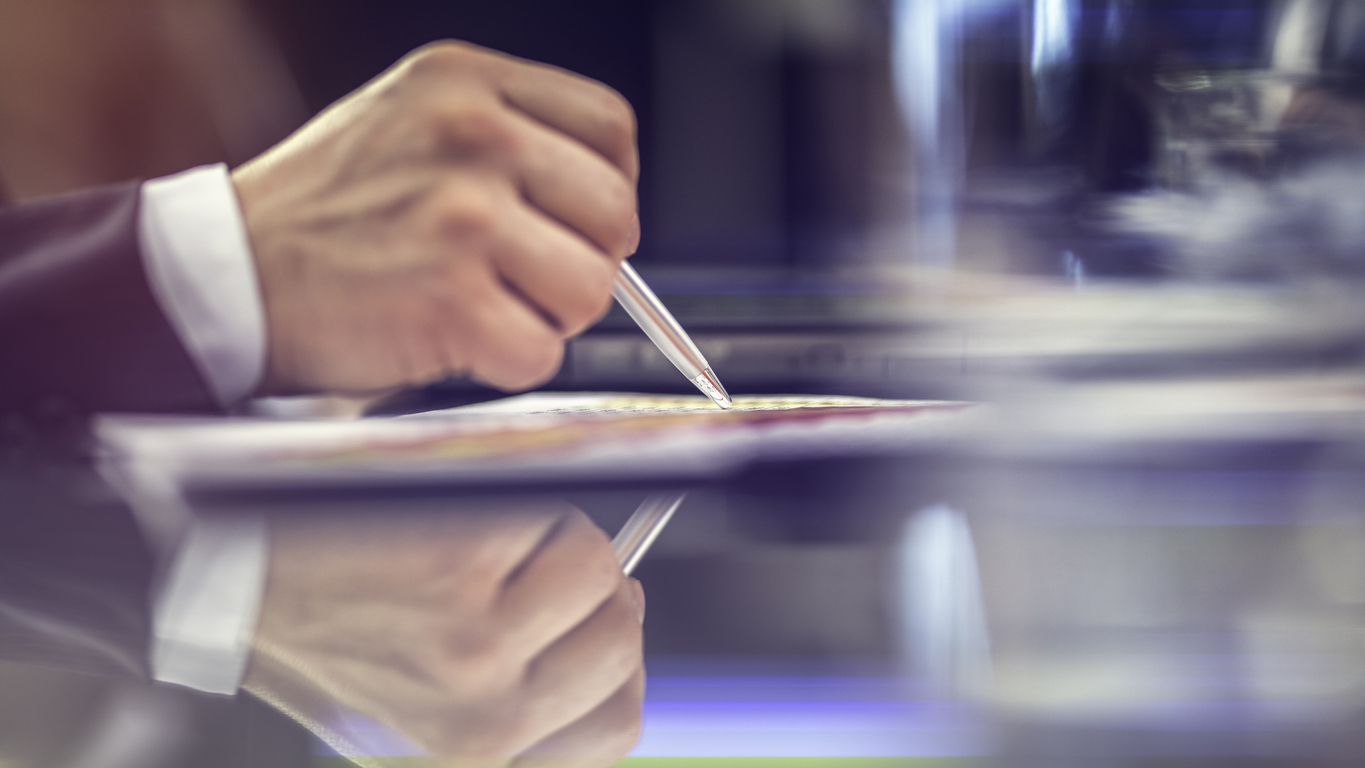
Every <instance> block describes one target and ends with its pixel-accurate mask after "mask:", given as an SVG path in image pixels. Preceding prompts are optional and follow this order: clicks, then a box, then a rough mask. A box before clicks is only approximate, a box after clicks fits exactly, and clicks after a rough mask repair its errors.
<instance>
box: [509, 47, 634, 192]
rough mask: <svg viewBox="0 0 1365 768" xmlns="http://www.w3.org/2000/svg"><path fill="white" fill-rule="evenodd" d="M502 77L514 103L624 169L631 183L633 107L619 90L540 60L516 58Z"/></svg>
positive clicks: (632, 173) (632, 174) (632, 179)
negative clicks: (536, 61) (525, 60)
mask: <svg viewBox="0 0 1365 768" xmlns="http://www.w3.org/2000/svg"><path fill="white" fill-rule="evenodd" d="M515 63H516V64H517V65H518V66H513V67H509V68H508V72H507V74H506V75H505V77H504V78H503V80H502V90H503V94H504V95H505V96H506V97H507V100H508V101H509V102H510V103H511V104H512V105H513V106H515V107H516V108H518V109H520V110H521V111H523V112H525V113H526V114H528V115H530V116H531V117H533V118H535V119H536V120H539V121H540V122H542V123H544V124H546V125H548V126H550V127H551V128H554V129H555V130H558V131H561V132H563V133H566V134H568V135H569V136H572V137H574V138H575V139H578V140H579V141H581V142H583V143H584V144H586V145H587V146H589V147H591V148H592V149H593V150H595V151H596V152H598V153H599V154H601V155H602V156H603V157H605V158H607V160H609V161H610V162H611V163H612V165H615V166H616V167H617V168H620V169H621V171H622V172H623V173H625V175H626V178H628V179H629V180H630V182H631V184H632V185H634V183H635V181H636V179H638V178H639V175H640V158H639V155H638V154H637V151H636V146H635V110H633V109H632V108H631V106H630V102H628V101H626V99H625V98H624V97H623V96H621V94H619V93H617V92H616V91H614V90H612V89H611V88H608V87H607V86H605V85H603V84H601V83H599V82H596V81H594V80H589V79H588V78H586V77H581V76H579V75H575V74H572V73H570V72H566V71H564V70H562V69H557V68H555V67H549V66H545V65H543V64H530V63H524V62H515Z"/></svg>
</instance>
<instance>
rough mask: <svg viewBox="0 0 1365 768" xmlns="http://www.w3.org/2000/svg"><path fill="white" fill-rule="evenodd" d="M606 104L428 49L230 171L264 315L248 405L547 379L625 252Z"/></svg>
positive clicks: (613, 116) (474, 52)
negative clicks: (453, 380)
mask: <svg viewBox="0 0 1365 768" xmlns="http://www.w3.org/2000/svg"><path fill="white" fill-rule="evenodd" d="M637 176H638V158H637V154H636V148H635V118H634V113H633V112H632V111H631V108H630V105H629V104H628V103H627V102H626V101H625V100H624V99H623V98H622V97H621V96H620V95H619V94H617V93H616V92H615V91H612V90H611V89H609V88H607V87H606V86H603V85H601V84H600V83H596V82H594V81H591V80H587V79H585V78H582V77H579V76H577V75H573V74H570V73H568V72H565V71H563V70H559V69H555V68H553V67H549V66H545V65H540V64H533V63H530V62H526V61H523V60H520V59H515V58H512V57H510V56H505V55H502V54H498V53H495V52H492V51H488V50H485V49H482V48H478V47H476V46H473V45H469V44H465V43H452V42H445V43H436V44H432V45H429V46H427V47H424V48H422V49H419V50H417V51H415V52H414V53H412V54H410V55H409V56H407V57H406V58H404V59H403V60H402V61H400V62H398V63H397V64H395V65H394V66H393V67H392V68H391V69H389V70H388V71H387V72H385V73H383V74H381V75H380V76H379V77H377V78H375V79H374V80H373V81H371V82H370V83H368V84H367V85H365V86H364V87H362V88H360V89H359V90H358V91H356V92H354V93H352V94H351V95H349V96H347V97H346V98H344V99H342V100H341V101H339V102H337V103H336V104H333V105H332V106H331V107H329V108H328V109H326V110H325V111H323V112H322V113H321V114H320V115H318V116H317V117H316V118H314V119H313V120H312V121H311V122H310V123H308V124H307V125H305V126H304V127H303V128H302V129H300V130H299V131H298V132H297V133H295V134H294V135H293V136H291V137H289V138H288V139H286V140H285V141H284V142H282V143H281V144H279V145H278V146H276V147H275V148H273V149H271V150H270V151H268V152H266V153H265V154H264V155H262V156H260V157H258V158H256V159H255V160H253V161H251V162H250V163H247V164H246V165H245V166H243V167H242V168H240V169H238V170H237V171H235V172H234V173H233V181H234V183H235V185H236V188H237V193H238V198H239V199H240V201H241V206H242V212H243V216H244V219H245V221H246V227H247V231H248V234H249V236H250V240H251V246H252V250H253V252H254V254H255V258H256V266H257V272H258V275H259V277H260V282H261V288H262V293H263V296H264V301H265V310H266V322H267V333H268V344H269V353H268V357H267V364H266V377H265V381H264V382H263V384H262V386H261V394H285V393H296V392H315V391H334V392H350V393H362V392H367V391H370V392H372V391H377V390H382V389H385V388H389V387H394V386H399V385H404V384H415V383H421V382H425V381H430V380H433V379H436V378H439V377H442V376H445V375H449V374H469V375H472V376H473V377H474V378H476V379H478V380H480V381H483V382H485V383H488V384H491V385H493V386H496V387H500V388H503V389H520V388H526V387H530V386H532V385H534V384H536V383H539V382H540V381H543V380H544V379H546V378H548V377H549V376H551V375H553V373H554V372H555V370H557V369H558V367H559V361H560V358H561V356H562V355H563V342H564V340H565V339H566V338H568V337H571V336H573V335H575V334H577V333H579V332H581V331H582V330H583V329H584V328H586V327H587V326H588V325H589V324H591V323H592V322H593V321H594V320H596V319H597V318H598V317H600V316H601V315H602V314H603V313H604V312H605V311H606V308H607V306H608V304H609V302H610V300H611V295H610V291H611V283H612V279H613V277H614V276H615V275H616V272H617V269H618V267H619V265H620V263H621V260H622V259H624V258H625V257H626V256H628V255H629V254H631V253H633V252H634V250H635V248H636V246H637V245H638V242H639V219H638V217H637V216H636V204H635V184H636V178H637Z"/></svg>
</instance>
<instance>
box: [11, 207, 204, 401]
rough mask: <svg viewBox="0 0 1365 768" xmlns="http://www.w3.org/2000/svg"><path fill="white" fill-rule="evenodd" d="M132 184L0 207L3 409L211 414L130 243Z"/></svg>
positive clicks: (134, 237) (133, 237) (134, 238)
mask: <svg viewBox="0 0 1365 768" xmlns="http://www.w3.org/2000/svg"><path fill="white" fill-rule="evenodd" d="M138 201H139V185H138V184H136V183H129V184H122V185H117V186H111V187H102V188H98V189H93V190H88V191H84V192H80V193H77V194H73V195H67V196H63V197H58V198H53V199H49V200H44V201H40V202H35V203H28V204H24V205H18V206H11V207H8V208H4V209H0V412H4V411H8V412H26V411H30V410H32V409H35V408H44V407H50V404H52V403H56V404H59V408H61V409H74V410H75V411H77V412H83V413H90V412H94V411H206V410H214V409H215V405H214V402H213V397H212V394H211V393H210V391H209V389H208V387H207V385H206V383H205V382H204V380H203V378H202V376H201V375H200V373H199V371H198V370H197V369H196V367H195V365H194V362H193V361H192V360H191V359H190V357H189V354H188V353H187V352H186V351H185V349H184V348H183V347H182V346H181V344H180V341H179V339H178V338H177V336H176V334H175V331H174V330H173V329H172V328H171V326H170V324H169V322H168V321H167V319H166V317H165V316H164V315H163V314H162V312H161V309H160V307H159V306H158V304H157V302H156V300H155V298H154V297H153V295H152V292H151V289H150V287H149V285H148V283H147V278H146V275H145V273H144V272H143V265H142V258H141V255H140V253H139V250H138V231H137V221H138Z"/></svg>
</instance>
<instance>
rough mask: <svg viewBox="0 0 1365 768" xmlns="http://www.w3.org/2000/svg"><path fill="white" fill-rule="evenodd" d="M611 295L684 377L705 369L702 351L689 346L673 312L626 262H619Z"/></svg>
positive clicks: (688, 340)
mask: <svg viewBox="0 0 1365 768" xmlns="http://www.w3.org/2000/svg"><path fill="white" fill-rule="evenodd" d="M611 295H613V296H615V297H616V300H617V301H618V302H620V304H621V308H622V309H624V310H626V314H628V315H630V316H631V318H633V319H634V320H635V322H636V324H638V325H639V326H640V328H641V329H642V330H643V331H644V332H645V334H646V335H648V336H649V339H650V341H653V342H654V345H655V346H657V347H658V348H659V351H660V352H663V353H664V356H665V357H667V358H668V359H669V361H670V362H672V363H673V364H674V365H676V366H677V367H678V370H680V371H682V372H683V375H684V376H686V377H687V378H689V379H695V378H696V377H698V376H700V375H701V374H702V373H703V372H704V371H705V370H706V369H707V367H708V365H707V362H706V358H704V357H702V354H701V350H699V349H697V345H695V344H693V343H692V340H691V339H690V338H688V336H687V334H686V333H685V332H683V329H682V326H680V325H678V321H677V320H674V319H673V315H672V313H670V312H669V311H668V309H667V308H666V307H665V306H664V305H663V302H661V301H659V297H658V296H655V295H654V292H653V291H651V290H650V289H649V286H648V285H645V281H644V280H641V279H640V276H639V275H638V274H636V272H635V268H634V267H632V266H631V265H630V263H629V262H622V263H621V270H620V271H619V272H617V273H616V280H615V281H614V282H613V283H612V286H611Z"/></svg>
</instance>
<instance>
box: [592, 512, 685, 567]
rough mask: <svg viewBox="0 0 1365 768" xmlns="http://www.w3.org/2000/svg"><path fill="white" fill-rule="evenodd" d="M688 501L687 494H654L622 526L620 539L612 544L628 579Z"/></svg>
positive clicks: (618, 536) (618, 535) (617, 538)
mask: <svg viewBox="0 0 1365 768" xmlns="http://www.w3.org/2000/svg"><path fill="white" fill-rule="evenodd" d="M685 498H687V492H686V491H670V492H667V493H656V494H653V495H651V496H650V497H649V498H647V499H645V500H644V503H642V504H641V505H640V506H639V508H638V509H636V510H635V512H634V514H632V515H631V516H630V519H629V520H627V521H626V524H625V525H623V526H621V530H620V531H619V532H618V533H617V534H616V538H614V539H612V540H611V548H612V550H613V551H614V552H616V560H617V562H619V563H620V564H621V570H623V571H625V572H626V575H627V576H629V575H630V572H631V571H633V570H635V566H636V565H638V564H639V562H640V560H641V559H642V558H643V557H644V556H645V552H647V551H649V545H651V544H653V543H654V540H655V539H657V538H659V532H660V531H662V530H663V529H664V526H665V525H667V524H668V521H669V519H670V518H672V517H673V513H674V512H677V511H678V507H679V506H681V505H682V503H683V499H685Z"/></svg>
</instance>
